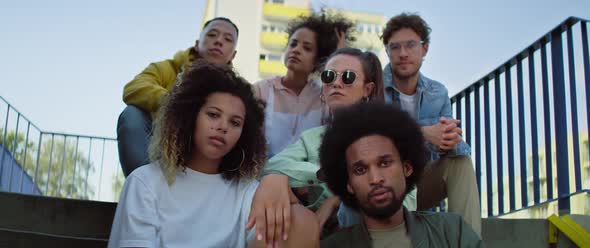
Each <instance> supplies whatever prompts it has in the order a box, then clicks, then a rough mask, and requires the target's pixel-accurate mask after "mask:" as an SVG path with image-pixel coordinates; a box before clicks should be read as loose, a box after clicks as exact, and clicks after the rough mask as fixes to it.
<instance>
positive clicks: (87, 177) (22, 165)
mask: <svg viewBox="0 0 590 248" xmlns="http://www.w3.org/2000/svg"><path fill="white" fill-rule="evenodd" d="M2 117H4V119H0V120H2V122H1V124H0V190H2V191H8V192H18V193H25V194H35V195H43V196H52V197H62V198H74V199H88V200H99V201H117V200H118V197H119V192H120V190H121V187H122V186H123V182H124V177H123V173H122V171H121V168H120V165H119V155H118V151H117V141H116V139H113V138H106V137H97V136H87V135H76V134H66V133H54V132H46V131H42V130H41V129H40V128H39V127H37V126H36V125H35V124H33V123H32V122H31V121H30V120H29V119H28V118H27V117H25V116H24V115H22V114H21V113H20V112H19V111H18V110H16V109H15V108H14V107H13V106H12V105H11V104H10V103H8V101H6V100H5V99H4V98H2V97H1V96H0V118H2Z"/></svg>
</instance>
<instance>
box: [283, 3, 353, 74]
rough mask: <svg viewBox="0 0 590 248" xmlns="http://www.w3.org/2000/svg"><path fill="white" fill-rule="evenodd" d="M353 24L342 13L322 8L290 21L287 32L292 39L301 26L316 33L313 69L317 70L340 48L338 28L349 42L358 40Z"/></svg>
mask: <svg viewBox="0 0 590 248" xmlns="http://www.w3.org/2000/svg"><path fill="white" fill-rule="evenodd" d="M353 26H354V23H352V21H350V20H348V19H346V18H345V17H343V16H342V15H341V14H339V13H328V12H327V11H325V10H322V11H320V12H319V13H315V12H313V13H311V14H310V15H308V16H299V17H297V18H295V19H294V20H292V21H290V22H289V24H288V26H287V34H288V38H289V39H291V36H292V35H293V34H294V33H295V32H296V31H297V30H299V29H301V28H307V29H309V30H311V31H313V32H314V33H315V34H316V36H315V39H316V44H317V54H316V56H315V64H314V70H313V71H314V72H316V71H318V70H319V69H320V68H321V65H323V64H324V63H325V62H326V60H327V59H328V56H330V54H331V53H332V52H334V51H335V50H336V49H337V48H338V37H337V36H336V30H338V31H339V32H344V38H345V39H346V41H347V42H348V43H350V42H353V41H355V40H356V38H354V37H353V31H354V29H353V28H352V27H353Z"/></svg>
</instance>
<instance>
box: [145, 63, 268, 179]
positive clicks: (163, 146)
mask: <svg viewBox="0 0 590 248" xmlns="http://www.w3.org/2000/svg"><path fill="white" fill-rule="evenodd" d="M216 92H224V93H229V94H231V95H234V96H236V97H238V98H240V99H241V100H242V102H243V103H244V106H245V108H246V116H245V120H244V126H243V129H242V134H241V135H240V138H239V139H238V141H237V143H236V145H235V146H234V147H233V148H232V150H231V151H230V152H228V154H226V155H225V156H224V157H223V159H222V161H221V164H220V165H219V171H220V172H221V174H222V176H223V178H224V179H226V180H232V179H240V178H242V177H248V178H254V177H256V176H257V175H258V173H259V171H260V169H261V166H262V165H263V164H264V159H265V158H266V140H265V138H264V133H263V128H264V126H263V123H264V103H263V102H262V101H261V100H258V99H257V98H256V97H255V96H254V94H253V91H252V88H251V85H250V83H248V82H247V81H246V80H245V79H243V78H241V77H239V76H238V75H237V74H236V73H235V72H234V71H233V70H232V69H231V68H230V67H228V66H219V65H214V64H211V63H208V62H207V61H205V60H202V59H200V60H196V61H195V62H193V63H192V64H190V65H189V66H188V67H187V68H185V70H184V71H183V73H182V74H180V75H179V80H178V82H177V83H176V85H175V86H174V87H173V88H172V90H171V91H170V92H169V93H168V94H166V95H165V97H164V98H163V99H162V102H161V106H160V108H159V110H158V113H157V117H156V121H155V130H154V136H153V137H152V140H151V143H150V148H149V150H150V159H151V160H152V161H158V162H159V163H160V165H161V166H162V170H163V171H164V175H165V176H166V179H167V180H168V183H169V184H172V183H173V182H174V179H175V175H176V172H177V170H178V169H181V170H184V169H185V168H186V163H187V162H188V161H189V160H190V159H191V154H192V153H193V152H194V149H195V148H194V146H193V144H192V139H191V136H192V134H193V131H194V129H195V120H196V117H197V114H198V113H199V111H200V109H201V107H202V106H203V105H205V103H206V101H207V98H208V97H209V95H211V94H213V93H216ZM242 149H243V151H244V157H245V158H244V159H242ZM240 164H241V165H240ZM238 165H240V169H239V170H237V171H233V170H232V169H234V168H236V166H238Z"/></svg>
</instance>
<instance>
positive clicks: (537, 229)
mask: <svg viewBox="0 0 590 248" xmlns="http://www.w3.org/2000/svg"><path fill="white" fill-rule="evenodd" d="M116 207H117V206H116V203H109V202H97V201H84V200H72V199H62V198H52V197H42V196H33V195H22V194H15V193H5V192H0V248H1V247H105V246H106V244H107V240H108V237H109V234H110V230H111V223H112V221H113V217H114V214H115V210H116ZM571 218H572V219H573V220H574V221H576V222H577V223H579V224H580V225H581V226H582V227H583V228H585V229H586V230H590V216H584V215H572V216H571ZM548 227H549V222H548V221H547V220H546V219H498V218H489V219H483V220H482V237H483V239H484V241H485V243H486V246H487V247H491V248H495V247H498V248H511V247H518V248H521V247H549V244H548ZM557 247H560V248H561V247H576V246H575V244H573V243H572V242H571V241H570V240H569V239H568V238H567V237H565V236H564V235H563V234H560V236H559V238H558V244H557Z"/></svg>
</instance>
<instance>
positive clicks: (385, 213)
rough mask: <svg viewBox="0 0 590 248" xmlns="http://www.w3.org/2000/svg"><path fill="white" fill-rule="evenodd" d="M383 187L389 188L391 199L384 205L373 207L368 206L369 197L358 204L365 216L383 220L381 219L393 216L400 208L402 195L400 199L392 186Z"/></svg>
mask: <svg viewBox="0 0 590 248" xmlns="http://www.w3.org/2000/svg"><path fill="white" fill-rule="evenodd" d="M385 188H386V189H388V190H390V192H391V195H392V198H391V201H390V202H389V203H388V204H387V205H385V206H382V207H375V206H370V205H371V204H370V201H369V199H367V201H366V202H365V203H364V204H363V203H361V204H359V205H360V207H361V210H362V211H363V213H365V214H366V215H367V216H369V217H371V218H373V219H378V220H383V219H387V218H389V217H391V216H393V215H394V214H395V213H396V212H397V211H398V210H399V209H400V208H401V206H402V203H403V196H402V197H401V199H400V198H398V197H397V196H396V194H395V191H394V190H393V188H390V187H385ZM369 195H370V194H369Z"/></svg>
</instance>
